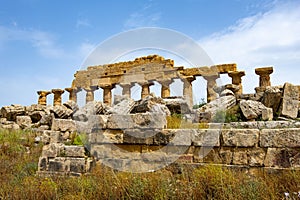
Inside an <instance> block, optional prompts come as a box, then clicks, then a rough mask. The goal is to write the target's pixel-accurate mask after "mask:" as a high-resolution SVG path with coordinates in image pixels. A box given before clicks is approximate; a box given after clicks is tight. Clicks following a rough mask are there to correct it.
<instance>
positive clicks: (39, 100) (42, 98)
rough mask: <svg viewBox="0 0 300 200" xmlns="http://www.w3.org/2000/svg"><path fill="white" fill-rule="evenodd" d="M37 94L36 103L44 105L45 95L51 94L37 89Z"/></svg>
mask: <svg viewBox="0 0 300 200" xmlns="http://www.w3.org/2000/svg"><path fill="white" fill-rule="evenodd" d="M37 93H38V95H39V99H38V104H39V105H43V106H46V105H47V95H48V94H51V92H50V91H37Z"/></svg>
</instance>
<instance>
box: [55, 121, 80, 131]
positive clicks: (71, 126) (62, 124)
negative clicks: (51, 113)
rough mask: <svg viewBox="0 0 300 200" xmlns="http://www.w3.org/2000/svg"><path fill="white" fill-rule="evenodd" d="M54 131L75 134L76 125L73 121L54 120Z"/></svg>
mask: <svg viewBox="0 0 300 200" xmlns="http://www.w3.org/2000/svg"><path fill="white" fill-rule="evenodd" d="M51 130H52V131H62V132H66V131H69V132H75V131H76V124H75V121H73V120H71V119H53V121H52V127H51Z"/></svg>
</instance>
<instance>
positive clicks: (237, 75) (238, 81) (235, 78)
mask: <svg viewBox="0 0 300 200" xmlns="http://www.w3.org/2000/svg"><path fill="white" fill-rule="evenodd" d="M228 76H229V77H231V78H232V84H234V85H237V86H239V90H238V91H236V92H235V94H243V86H242V77H243V76H245V71H236V72H229V73H228Z"/></svg>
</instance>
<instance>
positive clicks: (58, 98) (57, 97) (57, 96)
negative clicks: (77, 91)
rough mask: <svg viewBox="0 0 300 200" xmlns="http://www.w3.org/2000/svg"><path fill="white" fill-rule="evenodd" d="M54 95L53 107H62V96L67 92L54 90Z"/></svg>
mask: <svg viewBox="0 0 300 200" xmlns="http://www.w3.org/2000/svg"><path fill="white" fill-rule="evenodd" d="M51 92H52V93H53V94H54V98H53V105H54V106H60V105H61V95H62V94H63V93H64V92H65V91H64V90H62V89H53V90H52V91H51Z"/></svg>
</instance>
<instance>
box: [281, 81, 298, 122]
mask: <svg viewBox="0 0 300 200" xmlns="http://www.w3.org/2000/svg"><path fill="white" fill-rule="evenodd" d="M298 108H299V89H298V86H295V85H292V84H290V83H285V84H284V86H283V97H282V104H281V105H280V109H279V110H280V116H284V117H289V118H292V119H295V118H296V117H297V115H298Z"/></svg>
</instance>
